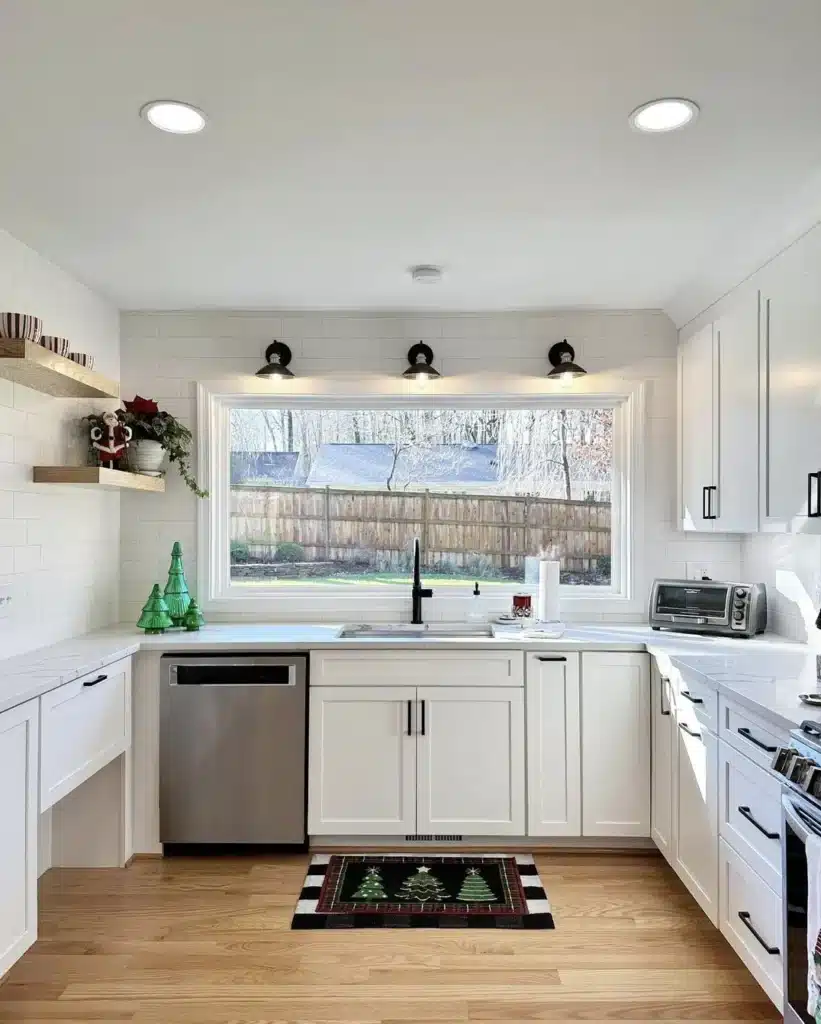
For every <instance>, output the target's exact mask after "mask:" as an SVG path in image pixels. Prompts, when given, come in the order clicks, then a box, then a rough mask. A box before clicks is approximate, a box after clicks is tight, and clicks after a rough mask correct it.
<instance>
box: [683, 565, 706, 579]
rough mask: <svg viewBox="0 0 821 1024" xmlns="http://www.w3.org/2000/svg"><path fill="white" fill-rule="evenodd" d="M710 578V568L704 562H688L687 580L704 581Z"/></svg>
mask: <svg viewBox="0 0 821 1024" xmlns="http://www.w3.org/2000/svg"><path fill="white" fill-rule="evenodd" d="M709 578H710V567H709V566H708V565H705V563H704V562H688V563H687V579H688V580H703V579H709Z"/></svg>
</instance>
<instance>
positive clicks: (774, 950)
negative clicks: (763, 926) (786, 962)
mask: <svg viewBox="0 0 821 1024" xmlns="http://www.w3.org/2000/svg"><path fill="white" fill-rule="evenodd" d="M738 916H739V917H740V918H741V923H742V924H743V925H744V926H745V927H746V928H748V929H749V931H750V932H752V934H753V936H754V938H755V939H757V940H758V942H759V943H760V945H761V946H763V948H764V949H765V950H766V952H767V953H769V954H770V956H778V954H779V953H780V952H781V950H780V949H779V948H778V946H768V945H767V943H766V942H765V941H764V940H763V939H762V938H761V936H760V935H759V934H758V932H757V931H756V930H755V928H753V926H752V924H751V923H750V915H749V913H748V912H747V911H746V910H739V912H738Z"/></svg>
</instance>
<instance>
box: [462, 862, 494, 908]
mask: <svg viewBox="0 0 821 1024" xmlns="http://www.w3.org/2000/svg"><path fill="white" fill-rule="evenodd" d="M456 899H457V900H461V901H462V902H463V903H492V902H493V901H494V900H495V899H496V897H495V896H494V895H493V892H492V891H491V888H490V886H489V885H488V884H487V882H486V881H485V880H484V878H482V876H481V875H480V874H479V869H478V868H468V870H467V874H466V875H465V880H464V882H462V888H461V889H460V890H459V895H458V896H457V897H456Z"/></svg>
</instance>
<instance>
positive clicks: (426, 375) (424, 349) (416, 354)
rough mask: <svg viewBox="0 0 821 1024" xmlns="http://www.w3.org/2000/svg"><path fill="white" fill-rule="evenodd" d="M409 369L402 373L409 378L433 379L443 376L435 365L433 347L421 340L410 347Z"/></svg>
mask: <svg viewBox="0 0 821 1024" xmlns="http://www.w3.org/2000/svg"><path fill="white" fill-rule="evenodd" d="M408 363H409V366H408V368H407V370H405V372H404V373H403V374H402V376H403V377H407V378H408V379H409V380H419V381H423V380H433V379H434V377H441V374H440V373H439V371H438V370H436V369H434V367H433V349H432V348H431V347H430V345H426V344H425V343H424V342H423V341H420V342H419V343H418V344H417V345H412V346H411V347H410V348H409V349H408Z"/></svg>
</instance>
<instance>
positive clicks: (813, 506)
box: [807, 470, 821, 519]
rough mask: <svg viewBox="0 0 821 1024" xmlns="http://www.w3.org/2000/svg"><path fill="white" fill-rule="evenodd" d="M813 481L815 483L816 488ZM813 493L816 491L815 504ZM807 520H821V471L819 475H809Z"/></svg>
mask: <svg viewBox="0 0 821 1024" xmlns="http://www.w3.org/2000/svg"><path fill="white" fill-rule="evenodd" d="M813 481H815V487H814V488H813ZM813 491H815V501H814V502H813ZM807 518H808V519H821V470H819V471H818V472H817V473H807Z"/></svg>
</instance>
